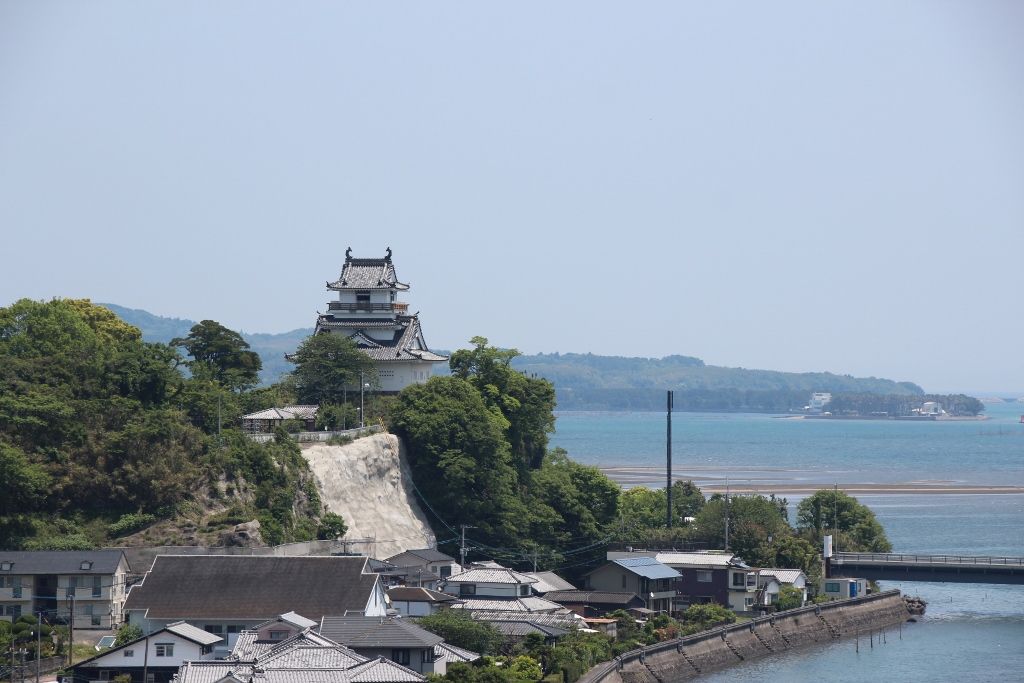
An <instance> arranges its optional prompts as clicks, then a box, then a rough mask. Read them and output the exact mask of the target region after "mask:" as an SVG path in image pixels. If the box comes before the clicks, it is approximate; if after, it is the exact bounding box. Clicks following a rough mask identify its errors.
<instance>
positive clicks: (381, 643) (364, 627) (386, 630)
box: [320, 616, 447, 676]
mask: <svg viewBox="0 0 1024 683" xmlns="http://www.w3.org/2000/svg"><path fill="white" fill-rule="evenodd" d="M320 635H322V636H325V637H327V638H330V639H331V640H333V641H334V642H336V643H341V644H342V645H344V646H345V647H347V648H350V649H352V650H354V651H355V652H357V653H359V654H360V655H362V656H363V657H366V658H367V659H373V658H375V657H385V658H387V659H390V660H391V661H393V662H395V663H397V664H401V665H402V666H406V667H409V668H410V669H412V670H413V671H417V672H419V673H421V674H424V675H426V674H437V675H439V676H443V675H444V674H445V673H446V672H447V667H446V664H447V662H446V660H445V659H444V658H443V657H438V653H437V652H436V650H435V647H436V646H437V645H439V644H440V643H442V642H443V641H444V638H441V637H440V636H438V635H436V634H434V633H431V632H430V631H427V630H426V629H424V628H421V627H420V626H417V625H416V624H414V623H413V622H411V621H408V620H406V619H402V618H401V617H386V618H380V617H364V616H346V617H324V618H323V621H322V622H321V623H320Z"/></svg>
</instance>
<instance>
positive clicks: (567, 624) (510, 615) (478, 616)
mask: <svg viewBox="0 0 1024 683" xmlns="http://www.w3.org/2000/svg"><path fill="white" fill-rule="evenodd" d="M471 616H472V617H473V619H474V620H476V621H486V622H488V623H490V622H495V621H529V622H532V623H535V624H544V625H545V626H554V627H557V628H562V629H567V630H570V631H571V630H573V629H575V628H577V627H579V626H580V625H582V623H583V619H582V617H580V616H578V615H576V614H573V613H572V612H565V611H563V612H561V613H558V614H524V613H517V612H473V613H472V615H471Z"/></svg>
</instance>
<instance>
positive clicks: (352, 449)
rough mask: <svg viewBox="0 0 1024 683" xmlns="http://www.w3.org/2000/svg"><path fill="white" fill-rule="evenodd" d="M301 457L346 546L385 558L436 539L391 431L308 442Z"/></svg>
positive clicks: (428, 543)
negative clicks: (340, 524)
mask: <svg viewBox="0 0 1024 683" xmlns="http://www.w3.org/2000/svg"><path fill="white" fill-rule="evenodd" d="M302 455H303V457H305V458H306V461H307V462H308V463H309V467H310V469H311V470H312V471H313V474H314V475H316V479H317V483H318V486H319V489H320V498H321V500H322V501H323V503H324V505H325V507H326V508H327V509H328V510H329V511H331V512H334V513H336V514H339V515H341V516H342V517H343V518H344V519H345V523H346V524H347V525H348V533H347V534H345V540H346V541H350V542H351V550H353V551H358V552H366V553H367V554H369V555H371V556H373V557H390V556H391V555H396V554H398V553H400V552H402V551H404V550H408V549H410V548H426V547H432V546H433V545H434V544H435V543H436V539H435V538H434V533H433V531H431V528H430V524H429V523H428V522H427V518H426V515H424V513H423V510H422V509H421V508H420V505H419V502H418V500H417V498H416V493H415V491H414V489H413V486H412V479H411V477H410V476H409V468H408V466H407V464H406V459H405V454H404V450H403V446H402V444H401V441H400V440H399V439H398V437H396V436H395V435H393V434H374V435H372V436H366V437H363V438H361V439H356V440H355V441H353V442H352V443H350V444H346V445H344V446H329V445H327V444H312V445H309V446H305V447H304V448H303V449H302ZM360 539H371V541H370V542H365V541H361V540H360Z"/></svg>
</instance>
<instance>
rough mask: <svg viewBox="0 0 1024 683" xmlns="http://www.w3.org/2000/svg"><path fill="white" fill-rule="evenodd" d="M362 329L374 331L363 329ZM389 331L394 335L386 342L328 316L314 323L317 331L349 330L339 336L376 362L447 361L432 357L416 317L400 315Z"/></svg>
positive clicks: (446, 358)
mask: <svg viewBox="0 0 1024 683" xmlns="http://www.w3.org/2000/svg"><path fill="white" fill-rule="evenodd" d="M364 327H373V325H365V326H364ZM389 327H394V328H395V330H394V333H393V334H392V335H391V337H390V338H388V339H377V338H376V337H373V336H371V335H369V334H366V333H364V332H363V329H362V328H354V327H352V326H350V325H348V324H345V325H341V326H338V325H335V324H334V323H333V321H332V319H331V317H330V316H327V315H322V316H320V317H319V318H318V319H317V322H316V331H317V332H320V331H322V330H331V329H342V330H351V332H349V331H346V332H341V334H347V335H348V336H349V338H350V339H351V340H352V341H353V342H355V345H356V346H357V347H358V348H359V350H360V351H362V352H363V353H365V354H366V355H368V356H369V357H370V358H372V359H373V360H375V361H418V360H419V361H428V362H432V363H437V362H441V361H446V360H448V356H442V355H440V354H437V353H434V352H433V351H431V350H430V348H429V347H428V346H427V342H426V340H425V339H424V338H423V328H422V327H421V325H420V319H419V316H418V315H399V316H396V317H395V320H394V322H392V323H391V324H390V325H389Z"/></svg>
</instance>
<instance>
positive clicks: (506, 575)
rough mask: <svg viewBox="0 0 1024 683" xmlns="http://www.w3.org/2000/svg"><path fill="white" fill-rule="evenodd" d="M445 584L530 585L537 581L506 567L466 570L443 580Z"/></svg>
mask: <svg viewBox="0 0 1024 683" xmlns="http://www.w3.org/2000/svg"><path fill="white" fill-rule="evenodd" d="M445 583H509V584H532V583H537V579H535V578H533V577H532V576H528V575H527V574H523V573H521V572H517V571H515V570H514V569H508V568H506V567H493V568H492V567H487V568H476V567H474V568H472V569H467V570H466V571H464V572H461V573H459V574H453V575H452V576H449V577H448V578H447V579H445Z"/></svg>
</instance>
